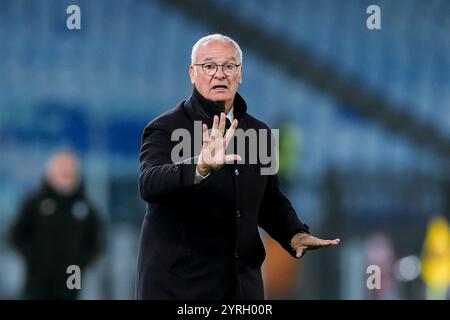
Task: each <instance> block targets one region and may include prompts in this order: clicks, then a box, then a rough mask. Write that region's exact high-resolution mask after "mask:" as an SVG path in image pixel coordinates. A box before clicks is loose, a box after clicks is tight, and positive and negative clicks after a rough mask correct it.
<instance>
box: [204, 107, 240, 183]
mask: <svg viewBox="0 0 450 320" xmlns="http://www.w3.org/2000/svg"><path fill="white" fill-rule="evenodd" d="M225 119H226V117H225V113H221V114H220V120H219V117H218V116H214V120H213V126H212V130H211V134H208V126H207V125H206V124H203V128H202V129H203V147H202V150H201V152H200V155H199V160H198V171H199V173H200V174H202V175H205V174H207V173H208V172H209V171H211V170H218V169H220V168H221V167H222V166H224V165H225V164H226V163H231V162H233V161H236V160H238V161H239V160H241V157H240V156H239V155H237V154H226V150H227V148H228V145H229V144H230V141H231V139H232V138H233V135H234V132H235V130H236V128H237V125H238V121H237V120H236V119H235V120H233V122H232V123H231V126H230V128H229V129H228V130H227V132H226V133H225V135H224V131H225Z"/></svg>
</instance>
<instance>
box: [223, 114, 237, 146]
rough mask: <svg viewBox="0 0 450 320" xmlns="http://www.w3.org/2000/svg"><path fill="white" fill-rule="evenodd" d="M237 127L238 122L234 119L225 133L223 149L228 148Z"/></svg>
mask: <svg viewBox="0 0 450 320" xmlns="http://www.w3.org/2000/svg"><path fill="white" fill-rule="evenodd" d="M237 126H238V121H237V120H236V119H234V120H233V122H232V123H231V126H230V128H229V129H228V130H227V133H226V134H225V148H228V145H229V144H230V141H231V139H232V138H233V136H234V133H235V131H236V128H237Z"/></svg>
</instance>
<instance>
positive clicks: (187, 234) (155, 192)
mask: <svg viewBox="0 0 450 320" xmlns="http://www.w3.org/2000/svg"><path fill="white" fill-rule="evenodd" d="M233 107H234V108H233V112H234V117H235V118H236V119H238V121H239V125H238V128H242V129H243V130H247V129H250V128H253V129H268V127H267V126H266V124H264V123H263V122H261V121H259V120H257V119H256V118H254V117H252V116H251V115H250V114H248V113H247V106H246V103H245V101H244V100H243V99H242V97H241V96H240V95H239V94H236V96H235V99H234V106H233ZM221 111H222V109H221V108H220V107H219V106H218V105H216V104H214V103H212V102H210V101H208V100H206V99H205V98H204V97H203V96H201V95H200V94H199V93H198V91H197V90H196V89H194V91H193V94H192V95H191V96H190V97H189V99H187V100H186V101H183V102H181V103H180V104H179V105H178V106H176V107H175V108H174V109H172V110H170V111H168V112H166V113H165V114H163V115H161V116H159V117H158V118H156V119H155V120H153V121H151V122H150V123H149V124H148V125H147V126H146V128H145V129H144V133H143V136H142V145H141V153H140V178H139V190H140V195H141V197H142V198H143V199H144V200H145V201H146V202H147V204H148V206H147V212H146V215H145V217H144V221H143V225H142V230H141V238H140V248H139V259H138V272H137V284H136V295H137V298H138V299H263V298H264V291H263V283H262V277H261V265H262V262H263V260H264V257H265V251H264V246H263V244H262V241H261V238H260V234H259V230H258V226H259V227H261V228H262V229H264V230H265V231H266V232H267V233H268V234H269V235H270V236H271V237H272V238H274V239H275V240H276V241H278V242H279V243H280V245H281V246H283V247H284V248H285V249H286V250H288V251H289V252H290V253H291V255H292V256H295V252H294V251H293V250H292V249H291V247H290V245H289V241H290V239H291V238H292V236H293V235H294V234H295V233H297V232H308V226H307V225H305V224H303V223H302V222H301V221H300V220H299V218H298V217H297V214H296V212H295V211H294V209H293V207H292V205H291V203H290V202H289V200H288V199H287V198H286V197H285V196H284V195H283V193H282V192H281V191H280V188H279V184H278V177H277V175H276V174H273V175H261V174H260V169H261V168H260V165H258V164H237V163H236V164H227V165H225V166H224V167H222V168H221V169H219V170H217V171H213V172H212V173H211V174H210V175H209V176H208V177H207V178H206V179H204V180H203V181H202V182H200V184H197V185H196V184H194V178H195V168H196V167H195V163H193V162H192V161H189V159H191V158H190V157H191V156H192V155H194V156H195V154H191V155H189V154H186V155H185V158H186V159H187V160H186V161H182V162H175V163H174V162H173V161H172V158H171V153H172V150H173V148H174V147H175V145H176V144H177V143H178V141H172V140H171V137H172V133H173V132H174V130H176V129H180V128H184V129H187V130H188V131H189V132H190V134H191V135H192V136H194V132H193V131H194V121H201V122H203V123H207V125H208V128H211V126H212V119H213V116H214V115H215V114H217V115H219V114H220V112H221ZM200 139H201V134H200ZM192 143H193V142H192ZM200 145H201V141H200ZM193 153H194V151H193ZM183 156H184V155H183Z"/></svg>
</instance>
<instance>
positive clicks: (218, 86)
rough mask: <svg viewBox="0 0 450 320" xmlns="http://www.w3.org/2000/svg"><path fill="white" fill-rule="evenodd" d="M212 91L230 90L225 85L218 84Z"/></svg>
mask: <svg viewBox="0 0 450 320" xmlns="http://www.w3.org/2000/svg"><path fill="white" fill-rule="evenodd" d="M212 89H213V90H218V91H221V90H228V87H227V86H226V85H224V84H217V85H215V86H213V87H212Z"/></svg>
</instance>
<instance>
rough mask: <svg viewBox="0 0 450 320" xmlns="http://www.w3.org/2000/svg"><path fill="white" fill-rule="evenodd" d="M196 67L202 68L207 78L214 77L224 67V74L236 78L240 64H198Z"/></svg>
mask: <svg viewBox="0 0 450 320" xmlns="http://www.w3.org/2000/svg"><path fill="white" fill-rule="evenodd" d="M194 66H201V67H202V70H203V73H204V74H206V75H207V76H213V75H215V74H216V72H217V69H218V68H219V67H222V72H223V74H224V75H226V76H227V77H231V76H234V75H235V74H236V73H237V70H238V67H239V66H240V64H234V63H225V64H215V63H214V62H207V63H196V64H194Z"/></svg>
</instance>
